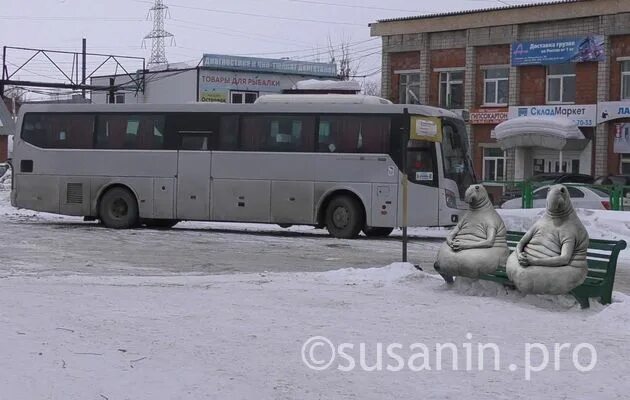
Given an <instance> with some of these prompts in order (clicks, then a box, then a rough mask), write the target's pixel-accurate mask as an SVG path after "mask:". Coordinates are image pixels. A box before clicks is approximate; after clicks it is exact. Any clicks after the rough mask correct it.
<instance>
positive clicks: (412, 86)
mask: <svg viewBox="0 0 630 400" xmlns="http://www.w3.org/2000/svg"><path fill="white" fill-rule="evenodd" d="M398 99H399V102H400V103H401V104H420V74H400V84H399V94H398Z"/></svg>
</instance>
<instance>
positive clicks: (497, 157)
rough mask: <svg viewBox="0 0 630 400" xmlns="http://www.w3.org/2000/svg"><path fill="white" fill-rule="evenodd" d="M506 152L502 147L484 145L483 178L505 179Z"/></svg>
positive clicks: (487, 179) (490, 179) (489, 179)
mask: <svg viewBox="0 0 630 400" xmlns="http://www.w3.org/2000/svg"><path fill="white" fill-rule="evenodd" d="M505 178H506V177H505V152H504V151H503V150H501V149H500V148H494V147H484V149H483V180H484V181H505V180H506V179H505Z"/></svg>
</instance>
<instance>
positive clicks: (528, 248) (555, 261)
mask: <svg viewBox="0 0 630 400" xmlns="http://www.w3.org/2000/svg"><path fill="white" fill-rule="evenodd" d="M588 241H589V239H588V233H587V232H586V229H585V228H584V225H582V222H581V221H580V219H579V218H578V216H577V214H576V213H575V210H574V209H573V205H572V204H571V198H570V197H569V191H568V190H567V188H566V187H564V186H563V185H554V186H552V187H551V188H550V189H549V193H548V194H547V211H546V212H545V215H544V216H543V217H542V218H541V219H540V220H538V221H537V222H536V223H535V224H534V225H533V226H532V227H531V228H530V229H529V231H527V233H526V234H525V236H523V238H522V239H521V241H520V242H519V243H518V245H517V246H516V251H514V253H512V255H511V256H510V258H509V259H508V262H507V266H506V269H507V274H508V278H510V280H511V281H512V282H514V284H515V285H516V288H517V289H518V290H519V291H521V292H523V293H532V294H567V293H569V292H570V291H571V290H573V289H574V288H575V287H577V286H579V285H580V284H582V283H583V282H584V279H586V275H587V273H588V266H587V263H586V252H587V250H588Z"/></svg>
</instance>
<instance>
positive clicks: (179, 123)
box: [166, 113, 219, 151]
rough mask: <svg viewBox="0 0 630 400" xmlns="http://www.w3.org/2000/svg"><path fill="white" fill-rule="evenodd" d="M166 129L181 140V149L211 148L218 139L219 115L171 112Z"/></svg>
mask: <svg viewBox="0 0 630 400" xmlns="http://www.w3.org/2000/svg"><path fill="white" fill-rule="evenodd" d="M166 131H167V132H168V133H169V134H170V135H173V136H175V137H176V138H177V140H179V147H178V148H179V149H180V150H200V151H202V150H211V149H213V148H215V145H214V141H215V140H218V134H219V117H218V116H217V115H214V114H207V113H178V114H171V115H169V116H168V118H167V123H166Z"/></svg>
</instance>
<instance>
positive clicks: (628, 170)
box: [621, 154, 630, 175]
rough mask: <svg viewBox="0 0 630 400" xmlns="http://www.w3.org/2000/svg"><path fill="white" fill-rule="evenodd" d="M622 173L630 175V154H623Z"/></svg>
mask: <svg viewBox="0 0 630 400" xmlns="http://www.w3.org/2000/svg"><path fill="white" fill-rule="evenodd" d="M621 174H622V175H630V154H622V155H621Z"/></svg>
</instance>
